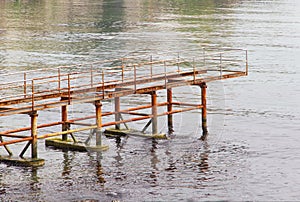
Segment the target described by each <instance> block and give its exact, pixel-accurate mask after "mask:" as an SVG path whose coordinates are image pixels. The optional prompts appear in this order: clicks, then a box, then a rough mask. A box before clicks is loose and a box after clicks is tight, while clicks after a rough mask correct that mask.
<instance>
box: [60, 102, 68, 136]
mask: <svg viewBox="0 0 300 202" xmlns="http://www.w3.org/2000/svg"><path fill="white" fill-rule="evenodd" d="M67 120H68V106H67V105H65V106H62V107H61V121H62V122H63V124H62V131H67V130H68V123H66V121H67ZM67 140H68V134H63V135H62V141H67Z"/></svg>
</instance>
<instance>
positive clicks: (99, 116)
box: [95, 101, 102, 146]
mask: <svg viewBox="0 0 300 202" xmlns="http://www.w3.org/2000/svg"><path fill="white" fill-rule="evenodd" d="M95 106H96V125H97V128H96V146H100V145H101V144H102V140H101V135H102V134H101V133H102V132H101V129H102V103H101V102H100V101H96V102H95Z"/></svg>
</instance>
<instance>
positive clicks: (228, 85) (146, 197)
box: [0, 0, 300, 201]
mask: <svg viewBox="0 0 300 202" xmlns="http://www.w3.org/2000/svg"><path fill="white" fill-rule="evenodd" d="M299 13H300V1H297V0H268V1H257V0H247V1H238V0H235V1H228V0H222V1H212V0H206V1H197V0H187V1H168V0H164V1H156V0H155V1H146V0H143V1H136V0H131V1H130V0H123V1H122V0H114V1H111V0H110V1H104V0H103V1H95V0H94V1H93V0H92V1H70V2H69V1H67V2H66V1H60V0H56V1H48V0H44V1H16V2H15V1H0V69H1V72H9V71H15V70H26V69H36V68H40V67H54V66H58V65H65V64H80V63H85V62H91V61H95V60H99V59H106V58H111V57H122V56H126V55H130V54H133V53H135V52H138V53H137V54H139V53H140V52H145V51H146V52H151V53H163V52H168V51H175V52H178V51H180V52H185V53H184V54H187V55H191V56H195V55H197V54H200V53H201V51H202V49H201V48H202V47H204V46H214V47H234V48H245V49H248V50H249V67H250V73H249V76H248V77H242V78H237V79H232V80H225V81H223V82H215V83H209V88H208V96H209V97H208V101H209V103H208V104H209V116H208V119H209V123H208V124H209V131H210V136H209V138H208V140H207V141H206V142H201V141H200V140H199V137H200V135H201V128H200V124H199V123H200V119H199V114H198V113H197V112H196V111H193V112H186V113H182V114H177V115H176V116H175V117H174V118H175V120H174V122H175V133H174V134H173V136H172V139H171V140H169V141H157V142H153V141H152V140H145V139H140V138H131V137H130V138H128V139H122V140H121V142H116V141H115V140H114V139H104V140H103V141H104V143H105V144H107V145H109V146H110V149H109V150H108V151H106V152H103V153H102V154H97V153H81V152H64V151H61V150H54V149H51V148H45V146H44V141H40V142H39V157H41V158H44V159H45V160H46V164H45V166H43V167H41V168H37V169H32V168H20V167H15V166H8V165H5V164H0V199H1V200H5V201H7V200H13V201H21V200H22V201H24V200H27V201H61V200H67V201H80V200H87V199H90V200H99V201H111V200H115V199H116V200H120V201H181V200H183V201H199V200H299V198H300V194H299V192H298V190H299V188H300V171H299V170H300V158H299V155H300V146H299V144H298V142H299V137H298V135H299V134H300V128H299V121H300V116H299V114H300V113H299V112H300V107H299V104H298V102H299V101H298V100H299V99H300V93H299V92H300V85H299V75H300V69H299V67H298V66H299V64H300V57H298V55H300V34H299V33H300V14H299ZM195 48H199V52H198V51H194V52H189V50H190V49H195ZM186 90H187V91H188V92H183V91H184V90H181V89H178V90H177V91H176V93H175V99H177V100H179V101H185V100H191V99H192V100H193V101H195V100H197V99H198V97H197V94H199V92H198V90H199V89H197V88H193V87H192V88H189V89H185V91H186ZM189 92H190V93H189ZM190 96H191V97H190ZM159 98H160V99H163V98H164V95H163V94H160V95H159ZM137 100H138V101H139V99H136V98H135V97H133V98H132V97H131V98H124V99H123V100H122V103H123V104H124V106H125V105H134V104H135V102H136V101H137ZM148 101H149V98H147V97H143V98H142V99H140V101H139V102H148ZM105 104H106V107H107V108H109V107H111V103H109V102H107V103H105ZM71 111H72V114H71V116H74V117H76V116H78V115H81V114H82V113H86V112H87V111H91V112H92V111H93V106H85V105H82V106H80V107H79V108H76V109H73V108H72V110H71ZM49 113H50V112H49ZM47 118H51V119H56V118H57V114H56V113H54V112H51V113H50V117H45V116H43V113H41V114H40V116H39V121H41V122H43V121H45V120H46V119H47ZM57 119H58V118H57ZM28 122H29V120H28V117H23V116H18V118H17V119H14V120H9V119H6V118H3V117H2V118H1V119H0V123H1V127H2V128H3V130H5V129H7V128H11V127H12V126H13V125H15V124H18V125H19V126H26V125H27V124H28ZM165 123H166V120H165V119H164V118H162V119H160V130H161V131H162V132H164V131H166V127H165ZM191 123H193V124H191ZM131 126H132V127H137V128H138V127H142V126H143V124H142V123H134V124H132V125H131ZM86 135H87V134H86V133H83V134H80V135H79V138H82V139H84V138H85V137H86ZM20 148H22V147H21V146H20V145H16V146H15V147H14V149H20ZM0 152H1V153H0V154H5V151H4V149H3V148H1V150H0Z"/></svg>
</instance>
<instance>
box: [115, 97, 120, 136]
mask: <svg viewBox="0 0 300 202" xmlns="http://www.w3.org/2000/svg"><path fill="white" fill-rule="evenodd" d="M115 112H116V113H115V121H120V120H121V117H120V97H115ZM116 129H117V130H120V124H119V123H118V124H116Z"/></svg>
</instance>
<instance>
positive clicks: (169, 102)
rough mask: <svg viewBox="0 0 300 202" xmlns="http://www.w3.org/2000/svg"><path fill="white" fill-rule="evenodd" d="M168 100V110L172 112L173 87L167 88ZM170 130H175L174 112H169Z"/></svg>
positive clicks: (170, 131)
mask: <svg viewBox="0 0 300 202" xmlns="http://www.w3.org/2000/svg"><path fill="white" fill-rule="evenodd" d="M167 101H168V105H167V110H168V112H169V113H170V112H171V111H172V89H171V88H168V89H167ZM168 130H169V133H172V132H174V130H173V115H172V114H168Z"/></svg>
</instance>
